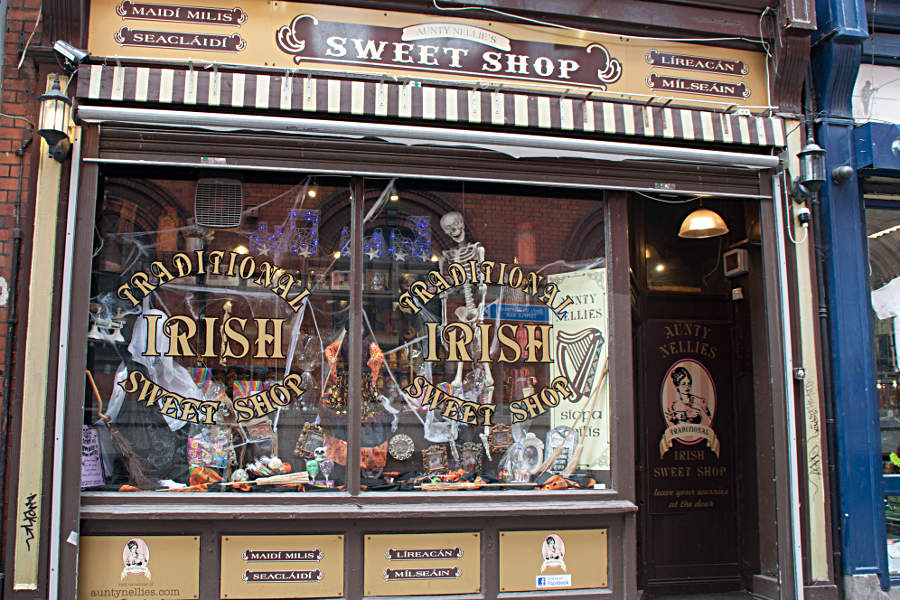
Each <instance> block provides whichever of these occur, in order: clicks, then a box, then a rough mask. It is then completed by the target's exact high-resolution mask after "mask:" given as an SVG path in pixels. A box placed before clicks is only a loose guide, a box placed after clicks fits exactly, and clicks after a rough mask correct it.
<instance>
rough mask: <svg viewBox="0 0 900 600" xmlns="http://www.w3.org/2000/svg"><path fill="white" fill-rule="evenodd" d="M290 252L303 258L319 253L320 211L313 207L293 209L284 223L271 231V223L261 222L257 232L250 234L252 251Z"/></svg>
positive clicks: (257, 253)
mask: <svg viewBox="0 0 900 600" xmlns="http://www.w3.org/2000/svg"><path fill="white" fill-rule="evenodd" d="M276 252H277V253H283V252H290V253H291V254H294V255H296V256H300V257H302V258H309V257H311V256H316V255H317V254H318V253H319V211H318V210H313V209H302V210H292V211H291V212H290V214H289V215H288V219H287V222H286V223H285V224H284V225H279V226H277V227H275V228H274V229H273V230H272V231H271V232H270V231H269V224H268V223H266V222H260V223H259V224H258V225H257V230H256V232H255V233H252V234H250V253H251V254H254V255H256V256H268V255H270V254H274V253H276Z"/></svg>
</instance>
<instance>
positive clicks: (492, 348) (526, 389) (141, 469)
mask: <svg viewBox="0 0 900 600" xmlns="http://www.w3.org/2000/svg"><path fill="white" fill-rule="evenodd" d="M133 175H134V174H133V173H125V172H122V173H119V172H111V173H110V174H109V175H108V176H107V177H106V179H105V180H104V186H103V188H102V193H101V197H100V199H99V200H98V207H97V218H96V223H97V227H96V235H95V252H94V264H93V271H92V277H91V288H92V289H91V297H92V304H91V314H90V325H89V327H90V329H89V332H88V338H89V341H88V346H89V347H88V370H87V374H86V396H85V419H84V426H85V429H84V432H85V433H84V436H83V438H84V440H85V443H84V444H83V448H84V449H83V456H82V464H83V476H82V487H83V488H85V489H88V490H107V491H110V490H118V491H123V492H125V491H158V492H169V491H182V492H227V493H247V492H297V491H311V490H315V491H322V492H328V491H332V492H333V491H346V490H347V469H348V467H349V465H350V463H353V464H354V465H355V461H351V460H348V459H349V458H350V457H352V456H353V454H352V453H354V452H359V457H360V462H359V466H360V471H361V472H360V490H362V491H368V492H378V491H409V492H421V491H429V490H466V491H468V490H477V489H496V490H556V489H594V488H603V487H606V486H608V485H609V484H610V469H611V465H610V430H609V401H610V400H609V392H608V390H609V381H608V380H609V369H608V361H609V353H610V340H609V339H608V337H609V336H608V331H609V329H608V323H609V316H608V314H607V305H608V302H607V283H606V282H607V273H606V264H605V251H604V239H605V234H604V231H603V224H604V216H603V215H604V214H605V213H604V211H605V204H604V203H603V202H602V201H600V200H598V199H597V198H595V197H592V196H591V195H588V194H578V193H575V192H567V195H566V196H562V195H560V194H559V193H557V192H554V194H552V195H551V194H550V193H548V192H550V190H545V189H533V188H524V187H515V186H496V185H488V184H466V186H468V188H467V187H466V186H464V185H462V184H459V183H441V182H428V181H418V180H385V179H367V180H365V198H363V199H361V201H362V202H364V206H363V214H365V217H364V218H363V221H362V223H361V225H362V227H361V230H362V239H357V240H354V239H352V236H351V233H350V232H351V231H352V230H353V228H352V227H351V222H350V220H351V203H352V200H351V193H350V178H338V177H326V176H320V177H312V176H304V177H303V178H302V179H301V181H299V182H292V181H284V180H277V178H273V177H271V176H269V177H267V178H262V177H261V176H259V175H254V174H243V175H241V176H239V177H230V178H192V177H191V174H190V173H187V172H185V173H184V174H183V175H181V176H178V175H177V174H176V177H171V174H167V176H168V178H163V177H155V178H154V177H144V178H141V177H134V176H133ZM585 223H592V224H593V225H592V226H591V227H585V226H584V224H585ZM360 247H361V249H362V264H363V272H362V273H361V281H362V286H363V288H364V289H363V290H362V306H353V305H352V303H351V294H352V292H353V290H351V286H352V282H353V281H355V280H356V279H355V278H354V273H355V271H354V264H355V263H354V260H353V259H354V257H353V252H354V248H360ZM354 297H355V296H354ZM352 311H361V313H359V312H357V313H355V314H361V316H362V324H363V328H362V331H359V332H354V331H351V330H350V322H351V320H350V315H351V312H352ZM353 345H358V346H357V347H358V348H359V349H360V350H361V355H362V360H361V361H360V363H361V364H350V358H349V357H350V356H351V355H355V354H354V353H353V352H351V351H350V350H351V347H353ZM353 378H359V389H360V390H361V393H360V394H359V397H353V394H352V393H351V389H356V386H354V385H351V383H353ZM354 403H357V404H358V407H359V415H360V422H359V423H358V425H357V424H350V423H349V422H348V415H349V414H350V409H351V407H353V406H354ZM356 427H358V428H359V435H360V447H359V448H353V447H352V446H353V442H352V441H351V440H352V438H353V436H351V435H350V431H351V429H353V430H354V431H355V429H354V428H356ZM351 491H356V490H351Z"/></svg>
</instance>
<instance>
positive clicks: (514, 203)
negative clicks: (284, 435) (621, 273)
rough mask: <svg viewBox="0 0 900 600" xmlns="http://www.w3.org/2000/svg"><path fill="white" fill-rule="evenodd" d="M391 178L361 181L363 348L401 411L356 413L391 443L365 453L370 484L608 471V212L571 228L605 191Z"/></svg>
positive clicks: (602, 477)
mask: <svg viewBox="0 0 900 600" xmlns="http://www.w3.org/2000/svg"><path fill="white" fill-rule="evenodd" d="M387 191H388V198H387V199H385V198H384V197H383V195H382V194H379V193H378V192H377V191H375V190H371V193H370V194H369V196H371V197H369V196H367V204H366V215H367V216H366V219H365V223H364V224H363V244H362V246H363V253H364V257H363V258H364V269H365V277H364V278H363V280H364V281H365V282H366V289H365V293H364V296H363V310H364V320H363V321H364V325H365V330H364V332H363V337H364V347H365V348H368V349H369V352H370V355H371V354H372V351H373V349H377V352H376V354H377V355H378V356H384V361H383V363H382V362H380V361H379V362H378V363H377V364H376V365H373V364H372V363H371V360H370V362H369V363H367V364H368V367H369V369H368V373H369V375H370V377H371V383H374V392H375V393H376V394H378V396H379V397H381V398H383V401H384V402H387V403H388V404H390V405H391V406H393V407H395V408H396V409H399V413H398V414H397V415H392V416H391V417H390V419H388V418H386V417H385V416H382V417H379V416H377V415H374V414H373V416H372V418H370V419H368V420H366V419H365V417H364V422H363V424H362V437H363V445H364V446H366V445H372V446H375V445H377V444H380V443H385V442H387V443H388V450H389V451H388V455H387V456H386V462H384V463H378V464H376V465H374V466H375V467H376V468H371V467H372V465H363V466H362V473H361V481H362V485H363V486H365V489H367V490H369V491H381V490H387V491H396V490H409V491H414V490H472V489H526V490H533V489H547V490H549V489H573V488H577V489H583V488H594V487H595V486H596V487H598V488H599V487H602V486H604V485H606V484H608V483H609V473H610V460H609V452H610V450H609V421H608V413H609V397H608V381H607V379H608V368H607V363H608V356H609V343H608V339H607V337H608V336H607V332H608V315H607V295H606V268H605V267H606V265H605V261H604V255H605V253H604V245H603V239H604V236H603V226H602V220H600V222H598V223H597V224H596V225H595V227H593V228H591V229H590V231H587V232H581V231H580V229H579V225H581V224H582V223H584V222H586V221H589V220H590V219H589V217H591V215H595V214H596V213H597V211H598V210H602V209H603V207H604V205H603V203H602V202H599V201H597V200H596V199H595V198H588V197H577V196H576V197H560V196H550V195H548V193H547V192H548V190H541V189H528V188H520V187H512V186H497V185H488V184H482V185H478V184H471V183H466V184H437V183H434V182H422V181H410V180H405V181H400V182H394V183H393V184H392V185H390V186H387ZM576 231H579V232H580V233H579V235H578V236H575V234H574V232H576ZM576 237H578V239H575V238H576ZM573 248H574V250H573ZM363 402H364V403H365V402H366V399H365V398H364V399H363ZM363 414H364V415H365V414H366V413H365V411H363ZM401 436H402V437H401Z"/></svg>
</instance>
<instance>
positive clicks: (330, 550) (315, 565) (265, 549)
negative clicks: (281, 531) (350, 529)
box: [219, 535, 344, 600]
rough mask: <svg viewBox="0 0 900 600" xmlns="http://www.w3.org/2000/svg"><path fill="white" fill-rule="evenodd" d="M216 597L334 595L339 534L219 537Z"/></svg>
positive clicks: (340, 560) (340, 581) (340, 556)
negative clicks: (220, 563) (218, 591)
mask: <svg viewBox="0 0 900 600" xmlns="http://www.w3.org/2000/svg"><path fill="white" fill-rule="evenodd" d="M219 578H220V580H221V586H220V589H221V594H220V595H221V597H222V598H227V599H228V600H234V599H236V598H338V597H340V596H343V595H344V536H342V535H226V536H222V569H221V572H220V574H219Z"/></svg>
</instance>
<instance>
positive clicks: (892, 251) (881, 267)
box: [866, 208, 900, 575]
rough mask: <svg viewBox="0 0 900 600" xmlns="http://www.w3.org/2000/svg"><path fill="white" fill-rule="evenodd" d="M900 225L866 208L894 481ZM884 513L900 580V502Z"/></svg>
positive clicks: (887, 212)
mask: <svg viewBox="0 0 900 600" xmlns="http://www.w3.org/2000/svg"><path fill="white" fill-rule="evenodd" d="M898 225H900V211H897V210H895V209H881V208H866V229H867V233H868V239H867V241H868V249H869V268H870V270H871V271H870V274H869V284H870V286H871V290H872V292H871V297H872V314H873V319H872V321H873V326H874V333H875V339H874V340H873V342H874V352H873V354H874V355H875V373H876V377H877V380H876V382H875V388H876V391H877V393H878V406H879V410H878V412H879V420H880V426H881V427H880V428H881V460H882V465H883V467H882V470H883V471H884V473H886V474H893V475H896V474H898V473H900V457H898V454H900V392H898V387H897V386H898V381H900V368H898V365H900V360H898V356H900V355H898V352H900V345H898V344H897V340H898V339H900V338H898V335H897V334H898V332H900V328H898V326H900V321H898V319H897V315H898V314H900V313H898V311H897V308H896V307H897V301H896V299H894V295H895V293H896V290H897V284H898V281H900V280H898V277H900V262H898V259H897V250H896V245H897V231H898V229H900V226H898ZM884 510H885V523H886V526H887V544H888V546H887V552H888V563H889V569H890V572H891V575H896V574H898V573H900V510H898V497H897V496H885V498H884Z"/></svg>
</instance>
